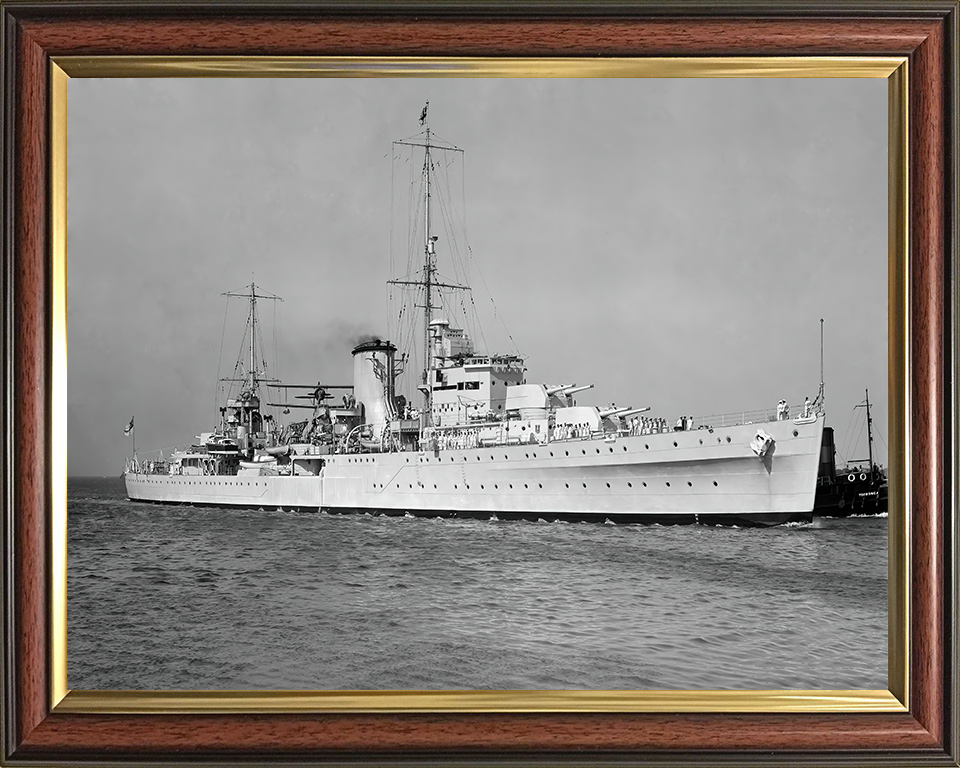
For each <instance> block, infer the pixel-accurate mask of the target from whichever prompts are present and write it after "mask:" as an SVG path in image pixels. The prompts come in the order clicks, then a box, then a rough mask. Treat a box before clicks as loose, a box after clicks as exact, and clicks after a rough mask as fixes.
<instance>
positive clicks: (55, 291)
mask: <svg viewBox="0 0 960 768" xmlns="http://www.w3.org/2000/svg"><path fill="white" fill-rule="evenodd" d="M79 77H84V78H91V77H97V78H119V77H123V78H144V77H551V78H559V77H576V78H585V77H616V78H627V77H631V78H678V77H697V78H733V77H737V78H742V77H751V78H759V77H762V78H784V77H804V78H837V77H840V78H884V79H886V80H887V81H888V100H887V122H888V265H889V275H888V339H889V342H888V345H889V346H888V377H889V392H890V397H889V405H888V408H889V431H890V453H889V461H888V463H889V467H888V478H889V487H890V492H889V498H890V511H889V517H888V520H887V523H888V553H889V554H888V616H887V621H888V643H889V645H888V665H887V666H888V670H887V678H888V690H885V691H883V690H858V691H846V690H774V691H743V690H736V691H726V690H703V691H322V690H321V691H87V690H73V691H72V690H69V689H68V687H67V551H66V549H67V434H66V432H67V317H66V306H67V91H68V88H67V83H68V81H69V79H70V78H79ZM49 95H50V113H49V114H50V126H49V128H50V131H49V136H50V143H51V146H50V168H49V180H48V183H49V195H50V200H49V208H48V216H49V231H50V281H51V282H50V285H51V292H52V313H51V314H52V317H51V331H52V340H51V341H52V343H51V350H52V352H51V355H52V359H51V360H50V371H51V388H50V393H51V394H50V396H51V400H52V402H51V414H52V416H51V421H52V423H51V457H50V459H51V463H50V466H51V481H50V482H51V499H52V506H51V510H50V526H49V536H50V539H49V543H48V544H49V553H50V564H51V568H50V584H49V599H50V603H49V616H50V628H51V631H50V644H49V653H50V662H49V663H50V686H49V695H50V705H51V709H52V710H53V711H54V712H56V713H104V714H106V713H110V714H146V713H154V714H178V713H196V714H201V713H202V714H215V713H217V714H233V713H253V712H259V713H329V712H351V713H397V712H424V713H436V712H444V713H455V712H464V713H476V712H538V713H554V712H555V713H561V712H565V713H574V712H583V713H587V712H634V713H641V712H649V713H652V712H657V713H692V712H697V713H748V712H773V713H803V712H816V713H855V712H874V713H879V712H906V711H908V709H909V700H908V692H909V673H908V668H909V663H908V661H909V652H910V611H909V607H910V606H909V583H910V558H909V552H910V511H909V507H908V504H907V499H908V498H909V488H910V467H909V453H908V451H907V448H906V447H907V445H908V444H909V443H908V441H909V438H910V435H911V431H912V430H911V424H910V422H909V408H908V407H907V403H908V402H909V396H910V383H909V379H908V377H907V375H906V373H907V371H908V370H909V357H910V355H909V343H908V341H909V338H910V333H909V330H910V329H909V327H908V323H909V313H908V309H909V298H910V296H909V285H910V281H909V279H908V278H909V273H908V269H909V258H908V257H909V199H908V180H909V151H908V141H909V125H908V103H909V73H908V60H907V58H906V57H861V56H810V57H698V58H605V59H576V58H562V59H561V58H558V59H549V58H536V59H533V58H532V59H522V58H456V57H442V58H427V57H247V56H205V57H200V56H197V57H185V56H59V57H56V56H55V57H52V59H51V74H50V79H49Z"/></svg>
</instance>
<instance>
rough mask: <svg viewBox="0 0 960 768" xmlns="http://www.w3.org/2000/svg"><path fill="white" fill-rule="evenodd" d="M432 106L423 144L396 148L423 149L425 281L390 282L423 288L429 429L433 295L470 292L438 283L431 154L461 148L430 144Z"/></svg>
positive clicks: (424, 376)
mask: <svg viewBox="0 0 960 768" xmlns="http://www.w3.org/2000/svg"><path fill="white" fill-rule="evenodd" d="M429 109H430V102H429V101H428V102H427V103H426V105H425V106H424V107H423V111H422V112H421V113H420V125H422V126H424V140H423V141H422V142H421V141H407V140H400V141H395V142H393V143H394V144H402V145H404V146H408V147H422V148H423V277H422V278H421V279H420V280H388V281H387V282H388V283H390V284H391V285H409V286H414V285H415V286H422V287H423V296H424V299H423V304H422V305H421V306H422V309H423V372H422V374H421V390H422V391H423V393H424V419H423V422H422V425H423V426H424V427H428V426H430V425H431V423H432V420H433V418H432V413H433V381H432V379H431V376H430V373H431V371H432V370H433V355H431V354H430V323H431V322H432V321H433V310H434V309H439V307H436V306H434V303H433V302H434V291H435V289H440V288H455V289H459V290H469V286H466V285H456V284H453V283H443V282H439V281H438V280H437V276H436V273H437V252H436V242H437V237H436V236H435V235H432V234H431V220H430V202H431V198H430V185H431V177H432V174H433V161H432V158H431V155H430V151H431V150H433V149H438V150H441V151H443V152H460V153H463V150H462V149H460V148H459V147H454V146H450V145H447V144H445V143H444V144H434V143H433V142H432V141H431V140H430V123H429V122H428V120H427V116H428V111H429Z"/></svg>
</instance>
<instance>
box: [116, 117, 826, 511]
mask: <svg viewBox="0 0 960 768" xmlns="http://www.w3.org/2000/svg"><path fill="white" fill-rule="evenodd" d="M425 117H426V110H424V114H423V116H422V120H425ZM421 137H422V140H420V141H415V142H398V144H413V145H415V146H417V147H422V148H423V150H424V165H423V179H422V184H423V190H424V197H423V210H424V222H423V232H424V235H425V236H424V248H423V266H422V270H421V271H420V272H419V273H418V275H417V277H416V279H415V280H413V279H411V280H395V281H392V282H393V283H394V284H396V285H399V286H410V287H414V288H415V289H416V290H417V291H418V294H417V295H418V297H419V301H420V306H422V307H423V308H424V311H423V317H422V323H423V325H422V338H423V345H422V349H423V350H424V354H423V360H424V366H423V370H422V372H421V378H420V383H419V387H418V390H419V391H420V392H421V393H422V395H423V403H422V405H421V406H420V407H416V408H415V407H412V405H411V404H410V403H408V402H407V400H406V398H405V397H404V396H403V395H400V394H399V393H398V392H399V390H398V380H399V378H400V376H401V375H402V372H403V368H404V364H405V362H406V361H407V358H406V356H405V355H402V354H398V350H397V348H396V347H395V346H394V344H392V343H391V342H389V341H385V340H381V339H369V340H367V341H365V342H362V343H360V344H358V345H357V346H356V347H355V348H354V350H353V382H352V384H345V385H337V386H334V385H323V384H317V385H309V386H308V385H276V384H275V382H274V381H273V380H269V379H267V378H266V377H265V369H264V370H263V371H261V370H260V368H261V366H260V365H259V364H258V361H257V358H256V355H255V351H254V340H255V339H256V330H255V328H256V322H257V311H256V307H257V301H258V299H259V300H263V299H275V298H276V297H274V296H270V295H269V294H264V293H258V291H257V287H256V286H255V285H251V286H249V293H244V294H243V295H244V296H245V297H247V299H248V300H249V303H250V315H249V322H248V327H250V328H251V329H253V330H252V331H251V333H250V342H249V364H248V365H247V371H246V375H245V376H243V377H242V378H240V379H236V380H232V382H233V383H234V384H236V385H238V388H237V389H238V391H237V392H236V393H235V394H234V396H232V397H230V398H228V399H227V401H226V405H225V406H224V407H222V408H221V409H220V423H219V424H218V425H217V427H216V429H215V430H214V431H213V432H210V433H204V434H202V435H200V436H198V438H199V442H198V443H197V444H195V445H193V446H191V447H190V448H189V449H186V450H180V451H177V452H175V453H174V454H173V455H172V456H171V457H170V459H168V460H164V459H162V458H158V459H156V460H152V461H148V460H144V459H141V458H139V457H137V456H136V455H135V456H134V458H132V459H130V460H128V462H127V467H126V469H125V472H124V479H125V482H126V488H127V494H128V496H129V498H130V499H133V500H137V501H153V502H164V503H172V504H196V505H210V506H241V507H254V508H264V509H274V508H283V509H297V510H327V511H330V512H354V511H360V512H370V513H378V514H379V513H382V514H395V515H403V514H412V515H429V516H470V517H487V518H489V517H496V518H499V519H518V518H522V519H531V520H538V519H546V520H552V519H561V520H570V521H579V520H598V521H605V520H610V521H614V522H651V523H652V522H661V523H675V522H701V523H707V524H711V523H716V524H753V525H775V524H778V523H784V522H790V521H796V520H809V519H810V518H811V516H812V510H813V506H814V495H815V491H816V485H817V473H818V467H819V461H820V452H821V443H822V435H823V421H824V417H823V414H822V412H821V409H820V407H819V406H820V404H821V403H822V396H818V398H817V400H816V401H814V403H812V404H811V403H805V404H804V407H803V408H802V410H800V411H799V415H797V416H796V417H793V418H792V417H791V416H790V415H789V409H787V408H786V406H785V404H784V403H783V402H782V401H781V405H780V406H779V407H778V408H776V409H769V410H767V411H758V412H754V413H738V414H736V416H735V417H729V416H716V417H705V418H697V419H690V418H687V417H681V419H680V420H679V421H678V422H677V423H673V421H672V420H671V421H670V422H669V423H668V422H667V421H666V420H665V419H663V418H654V417H652V416H650V415H649V409H648V408H646V407H642V408H629V407H617V406H614V405H611V406H609V407H605V408H601V407H597V406H588V405H578V404H577V403H576V401H575V400H574V395H576V394H577V393H578V392H580V391H582V390H585V389H589V388H591V387H592V385H582V386H577V385H576V384H575V383H572V382H571V383H554V384H536V383H528V382H527V379H526V368H525V366H524V364H523V361H522V359H521V358H520V357H519V356H517V355H490V354H481V353H478V352H477V351H476V350H475V348H474V345H473V342H472V340H471V339H470V338H469V336H468V335H467V334H466V333H465V332H464V331H463V330H462V329H460V328H457V327H455V326H454V325H453V324H452V323H451V322H450V321H449V320H448V319H446V318H445V317H444V316H442V315H441V314H440V310H442V309H443V307H442V306H441V298H440V297H441V293H442V292H441V290H440V289H441V288H446V289H463V288H465V286H457V285H451V284H449V283H444V282H442V280H441V279H439V278H438V273H437V266H436V242H437V238H436V237H434V236H431V234H430V233H431V231H432V230H431V222H430V204H431V184H432V163H431V152H434V151H437V150H443V151H449V150H451V149H452V150H453V151H457V152H459V151H460V150H458V149H456V148H451V147H447V146H443V145H440V144H436V143H433V142H432V141H431V135H430V129H429V126H427V127H426V128H425V131H424V133H423V134H421ZM231 295H235V294H231ZM270 386H280V387H281V389H280V391H286V390H289V389H290V388H300V389H307V390H308V394H307V395H301V398H306V399H308V400H309V401H310V404H309V405H307V406H302V405H297V404H291V403H280V404H278V405H284V406H288V408H287V410H288V411H289V407H306V408H308V409H309V411H310V417H309V418H308V419H306V420H305V421H302V422H299V423H295V424H287V425H285V426H283V425H280V424H279V423H278V422H277V420H275V419H274V418H272V417H271V416H270V415H268V414H265V413H263V411H262V408H261V398H262V388H263V387H268V388H269V387H270ZM341 390H342V391H343V392H345V393H346V394H343V395H341V396H340V400H339V402H337V399H336V396H335V395H334V394H333V392H335V391H341ZM821 394H822V385H821ZM794 413H797V411H796V410H795V411H794Z"/></svg>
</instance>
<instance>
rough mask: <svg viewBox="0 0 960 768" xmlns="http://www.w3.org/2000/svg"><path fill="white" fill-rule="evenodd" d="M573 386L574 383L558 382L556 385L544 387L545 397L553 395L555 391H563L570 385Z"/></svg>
mask: <svg viewBox="0 0 960 768" xmlns="http://www.w3.org/2000/svg"><path fill="white" fill-rule="evenodd" d="M575 386H577V385H576V384H560V385H558V386H556V387H546V388H545V389H546V390H547V397H553V396H554V395H555V394H557V392H564V391H566V390H568V389H570V387H575Z"/></svg>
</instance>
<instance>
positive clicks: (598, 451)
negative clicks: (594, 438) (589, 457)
mask: <svg viewBox="0 0 960 768" xmlns="http://www.w3.org/2000/svg"><path fill="white" fill-rule="evenodd" d="M610 450H611V451H612V450H613V449H612V448H611V449H610ZM597 453H600V449H599V448H597Z"/></svg>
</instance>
